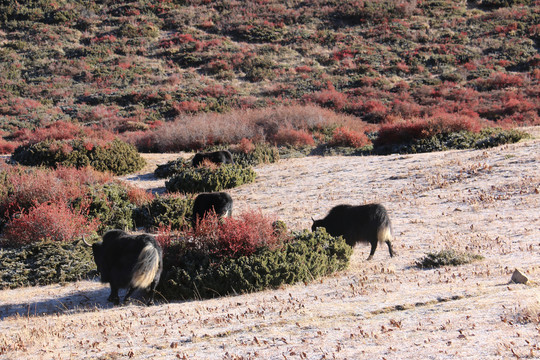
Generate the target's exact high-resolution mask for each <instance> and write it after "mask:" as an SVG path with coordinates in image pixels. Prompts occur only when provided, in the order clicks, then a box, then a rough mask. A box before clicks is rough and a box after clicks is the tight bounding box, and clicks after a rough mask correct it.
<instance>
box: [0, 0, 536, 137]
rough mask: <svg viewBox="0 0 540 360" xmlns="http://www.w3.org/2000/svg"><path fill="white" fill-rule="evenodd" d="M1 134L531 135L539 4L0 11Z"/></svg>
mask: <svg viewBox="0 0 540 360" xmlns="http://www.w3.org/2000/svg"><path fill="white" fill-rule="evenodd" d="M0 14H1V15H0V90H1V91H0V129H2V130H3V131H5V132H6V133H3V136H7V137H8V138H9V136H13V134H14V133H15V132H16V130H18V129H20V128H33V127H39V126H43V125H45V124H49V123H51V122H54V121H58V120H64V121H76V122H81V123H85V124H94V125H95V124H98V125H100V126H104V127H106V128H108V129H112V130H114V131H119V132H127V133H136V132H137V131H141V130H148V129H150V128H154V127H156V126H157V127H159V125H160V123H161V122H163V121H169V120H173V119H175V118H178V117H181V116H184V115H185V114H192V113H200V112H226V111H230V110H232V109H249V108H261V107H271V106H275V105H280V104H297V103H300V104H317V105H320V106H323V107H327V108H330V109H333V110H336V111H338V112H345V113H348V114H352V115H355V116H357V117H358V118H359V119H361V120H364V121H368V122H371V123H381V122H388V121H390V122H392V121H396V120H399V119H412V118H416V117H424V116H427V117H436V116H439V115H441V114H455V115H458V116H467V117H471V118H473V119H482V120H489V121H496V122H499V123H500V122H502V123H504V124H534V123H538V111H539V110H540V109H539V106H540V105H539V103H538V101H537V100H538V96H539V83H538V82H539V79H540V68H539V66H540V56H539V54H538V47H539V41H540V37H539V36H540V28H539V25H538V24H539V23H540V5H539V2H538V1H537V0H489V1H488V0H483V1H480V0H469V1H453V0H452V1H450V0H442V1H441V0H436V1H434V0H412V1H397V0H374V1H327V0H313V1H292V2H283V1H277V0H268V1H257V2H251V1H229V0H222V1H198V0H191V1H173V0H162V1H159V2H155V1H148V0H139V1H127V2H122V3H117V2H114V1H108V0H100V1H82V0H77V1H64V0H60V1H52V0H35V1H24V2H12V1H0Z"/></svg>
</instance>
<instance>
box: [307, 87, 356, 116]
mask: <svg viewBox="0 0 540 360" xmlns="http://www.w3.org/2000/svg"><path fill="white" fill-rule="evenodd" d="M304 100H305V101H308V102H313V103H315V104H317V105H320V106H323V107H327V108H331V109H334V110H341V109H343V107H344V106H345V104H346V103H347V95H346V94H343V93H341V92H339V91H337V90H336V89H335V88H334V86H333V85H332V84H328V88H327V89H324V90H321V91H317V92H314V93H313V94H309V95H305V96H304Z"/></svg>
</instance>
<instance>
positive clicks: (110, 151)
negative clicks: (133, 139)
mask: <svg viewBox="0 0 540 360" xmlns="http://www.w3.org/2000/svg"><path fill="white" fill-rule="evenodd" d="M12 159H13V160H14V161H16V162H18V163H20V164H23V165H29V166H48V167H57V166H58V165H62V166H67V167H76V168H82V167H85V166H91V167H93V168H94V169H96V170H98V171H110V172H112V173H114V174H116V175H125V174H128V173H132V172H135V171H137V170H140V169H142V168H143V166H144V165H145V163H146V162H145V160H144V158H142V157H141V156H140V154H139V153H138V152H137V149H136V148H135V147H134V146H133V145H130V144H128V143H125V142H123V141H120V140H118V139H115V140H113V141H111V142H110V143H107V144H106V145H104V146H101V145H94V144H92V143H90V142H85V141H83V140H66V141H58V140H46V141H42V142H38V143H36V144H30V145H24V146H20V147H18V148H17V149H15V151H14V152H13V155H12Z"/></svg>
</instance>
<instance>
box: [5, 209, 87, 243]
mask: <svg viewBox="0 0 540 360" xmlns="http://www.w3.org/2000/svg"><path fill="white" fill-rule="evenodd" d="M97 228H98V223H97V220H92V221H89V220H88V219H87V218H86V217H85V216H84V215H83V214H81V213H80V212H75V211H74V210H73V209H71V208H70V207H68V206H67V205H65V204H64V203H63V202H62V203H44V204H37V205H36V206H35V207H32V208H30V209H29V210H28V211H26V212H23V213H21V215H20V216H19V217H18V218H15V219H13V220H11V221H10V222H8V223H7V224H6V226H5V228H4V238H5V239H6V243H7V244H8V245H10V246H18V245H25V244H30V243H33V242H36V241H41V240H52V241H72V240H75V239H76V238H78V237H80V236H82V235H85V234H89V233H91V232H94V231H96V230H97Z"/></svg>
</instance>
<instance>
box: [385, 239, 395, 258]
mask: <svg viewBox="0 0 540 360" xmlns="http://www.w3.org/2000/svg"><path fill="white" fill-rule="evenodd" d="M386 245H388V251H389V252H390V257H394V250H393V249H392V243H391V242H390V240H386Z"/></svg>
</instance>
